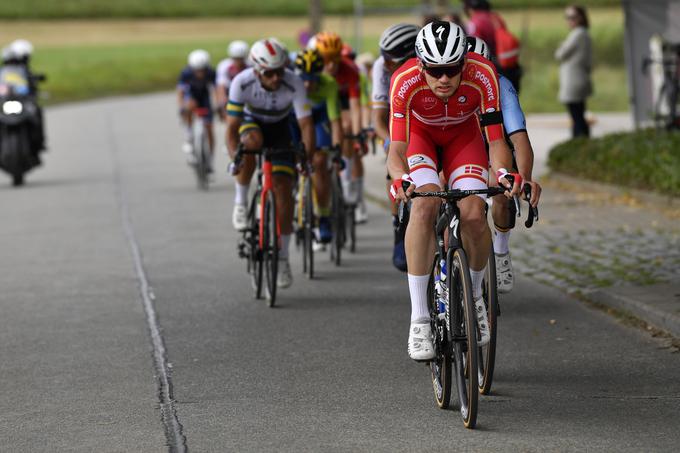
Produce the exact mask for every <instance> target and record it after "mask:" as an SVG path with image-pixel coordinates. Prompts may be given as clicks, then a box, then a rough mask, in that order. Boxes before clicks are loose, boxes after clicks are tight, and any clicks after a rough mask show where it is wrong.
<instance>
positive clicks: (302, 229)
mask: <svg viewBox="0 0 680 453" xmlns="http://www.w3.org/2000/svg"><path fill="white" fill-rule="evenodd" d="M310 171H311V170H310V168H307V172H306V175H305V174H303V175H302V176H300V178H299V180H298V186H297V194H296V203H295V239H296V243H297V244H298V246H301V248H302V272H304V273H305V274H307V277H309V278H310V279H311V278H314V247H313V245H314V244H313V242H314V240H315V235H314V226H315V225H316V218H315V216H314V199H315V195H314V189H313V187H314V185H313V184H312V178H311V177H309V176H308V175H309V174H310Z"/></svg>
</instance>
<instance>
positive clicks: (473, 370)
mask: <svg viewBox="0 0 680 453" xmlns="http://www.w3.org/2000/svg"><path fill="white" fill-rule="evenodd" d="M447 268H448V274H449V275H448V277H447V278H448V280H449V281H448V290H449V295H448V296H449V305H450V307H451V319H450V329H451V332H450V334H451V338H452V340H453V360H454V363H455V369H456V371H455V376H456V387H457V389H458V401H459V402H460V414H461V416H462V417H463V424H464V425H465V427H466V428H470V429H472V428H474V427H475V425H476V423H477V405H478V401H479V389H478V387H479V374H478V367H477V358H478V357H477V320H476V318H475V303H474V299H473V298H472V282H471V280H470V268H469V266H468V261H467V256H466V255H465V251H464V250H463V249H456V250H455V251H449V254H448V260H447Z"/></svg>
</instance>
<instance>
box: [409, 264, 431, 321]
mask: <svg viewBox="0 0 680 453" xmlns="http://www.w3.org/2000/svg"><path fill="white" fill-rule="evenodd" d="M429 281H430V276H429V275H411V274H408V291H409V293H410V294H411V322H415V321H418V322H427V321H429V319H430V311H429V310H428V308H427V284H428V283H429Z"/></svg>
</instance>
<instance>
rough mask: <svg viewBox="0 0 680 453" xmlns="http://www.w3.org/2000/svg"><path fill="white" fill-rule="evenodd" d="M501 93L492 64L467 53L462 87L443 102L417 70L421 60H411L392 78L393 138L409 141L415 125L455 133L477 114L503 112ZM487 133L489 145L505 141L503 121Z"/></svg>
mask: <svg viewBox="0 0 680 453" xmlns="http://www.w3.org/2000/svg"><path fill="white" fill-rule="evenodd" d="M499 92H500V90H499V84H498V77H497V76H496V71H495V69H494V68H493V66H492V65H491V63H490V62H489V61H488V60H486V59H485V58H484V57H481V56H479V55H477V54H475V53H468V54H467V56H466V57H465V67H464V68H463V73H462V78H461V82H460V86H459V87H458V89H457V90H456V91H455V92H454V93H453V95H452V96H451V97H450V98H449V99H448V100H447V101H446V102H444V101H442V100H441V99H439V98H438V97H437V96H435V95H434V93H432V90H430V88H429V87H428V86H427V82H425V79H424V76H423V75H422V74H421V72H420V70H419V69H418V60H417V59H416V58H412V59H410V60H409V61H407V62H406V63H404V65H402V66H401V67H400V68H399V69H398V70H397V71H396V72H395V73H394V74H393V75H392V82H391V88H390V103H391V107H392V112H391V115H390V139H391V140H392V141H401V142H407V141H408V135H409V128H410V127H411V125H412V123H413V122H416V123H420V125H422V126H425V127H426V128H433V129H437V130H443V131H446V130H447V129H452V130H455V129H456V127H458V126H459V125H461V124H464V123H466V121H467V120H468V119H471V118H473V117H474V116H475V114H477V113H481V114H482V115H483V114H485V113H495V112H500V109H501V102H500V95H499ZM477 127H478V126H477ZM486 133H487V139H488V140H489V141H490V142H491V141H494V140H498V139H502V138H503V128H502V126H501V124H500V122H498V123H497V124H492V125H489V126H487V127H486Z"/></svg>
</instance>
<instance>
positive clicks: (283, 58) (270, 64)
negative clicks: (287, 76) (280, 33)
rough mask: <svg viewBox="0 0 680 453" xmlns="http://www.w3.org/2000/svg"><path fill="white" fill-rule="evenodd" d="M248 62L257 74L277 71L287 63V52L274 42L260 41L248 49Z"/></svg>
mask: <svg viewBox="0 0 680 453" xmlns="http://www.w3.org/2000/svg"><path fill="white" fill-rule="evenodd" d="M249 58H250V62H251V63H252V64H253V67H254V68H255V70H256V71H257V72H262V71H266V70H268V69H279V68H283V67H284V66H286V64H287V63H288V52H286V50H285V49H284V48H283V47H281V44H279V43H278V42H276V41H273V40H271V39H261V40H259V41H257V42H256V43H255V44H253V46H252V47H251V48H250V56H249Z"/></svg>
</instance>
